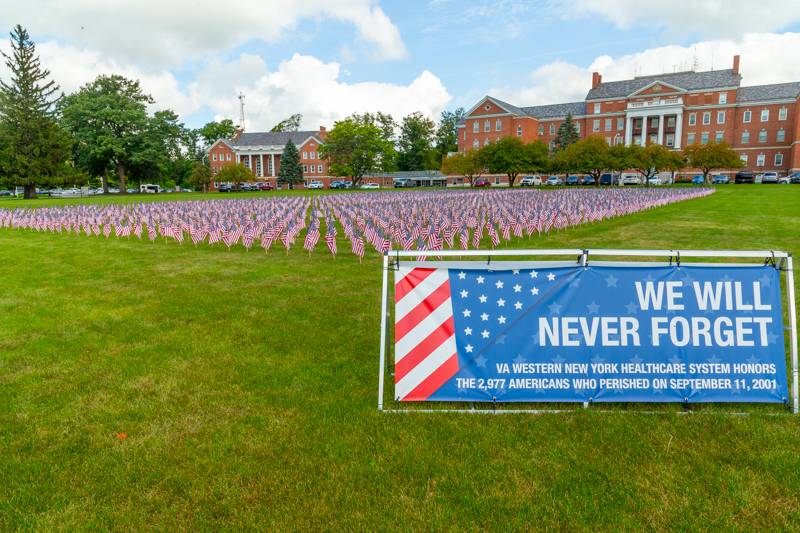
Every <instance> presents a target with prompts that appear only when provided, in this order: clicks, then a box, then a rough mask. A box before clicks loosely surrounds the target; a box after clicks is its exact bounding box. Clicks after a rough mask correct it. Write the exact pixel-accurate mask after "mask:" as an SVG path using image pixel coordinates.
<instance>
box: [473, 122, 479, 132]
mask: <svg viewBox="0 0 800 533" xmlns="http://www.w3.org/2000/svg"><path fill="white" fill-rule="evenodd" d="M480 128H481V127H480V126H479V125H478V121H477V120H476V121H475V122H473V123H472V133H478V132H479V131H480Z"/></svg>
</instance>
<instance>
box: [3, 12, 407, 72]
mask: <svg viewBox="0 0 800 533" xmlns="http://www.w3.org/2000/svg"><path fill="white" fill-rule="evenodd" d="M6 4H9V5H4V6H3V12H2V14H0V20H3V21H5V24H6V25H7V26H9V25H11V24H14V23H20V24H22V25H23V26H26V27H27V28H28V30H29V31H30V32H31V33H32V34H33V35H53V36H58V37H59V38H64V39H66V40H67V41H68V42H70V43H72V44H75V45H77V46H79V47H87V48H90V49H98V50H103V51H104V52H105V54H106V55H108V56H110V57H113V58H114V59H117V60H122V61H125V62H127V63H133V64H148V65H161V66H174V65H180V64H184V63H186V62H187V61H191V60H197V59H202V58H203V57H205V56H206V55H208V54H211V53H213V52H217V51H219V50H225V49H232V48H235V47H236V46H239V45H241V44H243V43H246V42H248V41H252V40H262V41H266V42H275V41H277V40H279V39H280V38H281V37H283V36H284V35H285V33H286V32H287V30H292V29H296V27H297V25H298V24H299V23H300V22H301V21H302V20H304V19H321V18H329V19H334V20H338V21H341V22H345V23H349V24H352V25H354V26H355V28H356V30H357V32H358V35H359V37H360V39H361V40H362V41H363V42H364V43H365V45H366V46H365V47H366V48H368V49H369V50H370V54H371V55H372V56H373V57H374V58H376V59H399V58H403V57H405V55H406V48H405V44H404V43H403V40H402V38H401V36H400V31H399V30H398V29H397V27H396V26H395V25H394V24H393V23H392V21H391V20H390V19H389V17H387V16H386V14H385V13H384V12H383V10H382V9H381V8H380V7H379V6H377V5H375V1H374V0H336V1H334V0H303V1H300V2H298V1H295V2H287V1H285V0H258V1H249V0H229V1H227V2H222V3H220V2H217V1H214V0H135V1H131V0H72V1H65V0H38V1H35V2H31V1H27V2H25V1H23V2H13V3H11V2H6Z"/></svg>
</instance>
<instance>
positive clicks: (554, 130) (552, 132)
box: [550, 124, 556, 135]
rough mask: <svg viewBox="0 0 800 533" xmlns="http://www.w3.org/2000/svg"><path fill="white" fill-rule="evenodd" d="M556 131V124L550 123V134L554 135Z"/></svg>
mask: <svg viewBox="0 0 800 533" xmlns="http://www.w3.org/2000/svg"><path fill="white" fill-rule="evenodd" d="M555 133H556V125H555V124H550V135H555Z"/></svg>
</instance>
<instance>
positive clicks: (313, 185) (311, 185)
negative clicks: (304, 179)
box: [306, 180, 325, 189]
mask: <svg viewBox="0 0 800 533" xmlns="http://www.w3.org/2000/svg"><path fill="white" fill-rule="evenodd" d="M306 188H307V189H324V188H325V185H323V184H322V182H321V181H319V180H311V181H309V182H308V183H307V184H306Z"/></svg>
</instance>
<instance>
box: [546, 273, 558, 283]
mask: <svg viewBox="0 0 800 533" xmlns="http://www.w3.org/2000/svg"><path fill="white" fill-rule="evenodd" d="M555 279H556V275H555V274H553V273H552V272H550V273H549V274H548V275H547V281H554V280H555Z"/></svg>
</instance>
